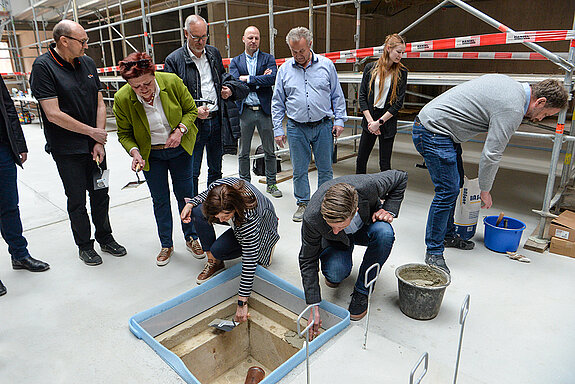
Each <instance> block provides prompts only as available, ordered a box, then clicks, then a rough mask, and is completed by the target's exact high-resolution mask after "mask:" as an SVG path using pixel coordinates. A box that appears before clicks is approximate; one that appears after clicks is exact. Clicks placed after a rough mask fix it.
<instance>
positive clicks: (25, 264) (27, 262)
mask: <svg viewBox="0 0 575 384" xmlns="http://www.w3.org/2000/svg"><path fill="white" fill-rule="evenodd" d="M12 268H13V269H27V270H29V271H30V272H44V271H47V270H48V269H50V265H49V264H48V263H45V262H43V261H40V260H36V259H35V258H33V257H32V256H27V257H25V258H23V259H19V260H14V259H12Z"/></svg>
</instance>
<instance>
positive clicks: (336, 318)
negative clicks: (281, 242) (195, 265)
mask: <svg viewBox="0 0 575 384" xmlns="http://www.w3.org/2000/svg"><path fill="white" fill-rule="evenodd" d="M240 274H241V263H238V264H236V265H234V266H233V267H231V268H229V269H227V270H225V271H224V272H222V273H220V274H219V275H217V276H215V277H213V278H212V279H210V280H208V281H207V282H205V283H204V284H202V285H200V286H198V287H195V288H193V289H191V290H189V291H188V292H185V293H183V294H181V295H179V296H177V297H174V298H173V299H170V300H168V301H166V302H164V303H162V304H159V305H157V306H155V307H153V308H150V309H148V310H145V311H143V312H140V313H138V314H136V315H134V316H132V317H131V318H130V331H132V333H133V334H134V335H135V336H136V337H137V338H139V339H142V340H144V341H145V342H146V343H147V344H148V345H149V346H150V347H151V348H152V349H153V350H154V351H155V352H156V353H157V354H158V355H159V356H160V357H161V358H162V359H163V360H164V361H165V362H166V363H167V364H168V365H169V366H170V367H172V369H173V370H174V371H176V372H177V373H178V375H180V377H182V379H184V380H185V381H186V383H191V384H201V383H200V382H199V381H198V380H197V379H196V377H195V376H194V375H193V374H192V373H191V372H190V371H189V370H188V368H187V367H186V365H185V364H184V362H183V361H182V360H181V359H180V358H179V357H178V356H177V355H176V354H174V353H173V352H172V351H170V350H169V349H167V348H166V347H164V346H163V345H162V344H160V343H159V342H158V341H156V339H154V337H155V336H157V335H158V334H160V333H162V332H164V331H166V330H168V329H170V328H172V327H174V326H176V325H178V324H180V323H182V322H183V321H186V320H188V319H189V318H192V317H194V316H195V315H196V314H198V313H201V312H203V311H204V310H206V309H209V308H211V307H213V306H214V305H217V304H219V303H220V302H222V301H225V300H227V299H228V298H230V297H232V296H234V295H235V294H237V287H238V281H239V278H240ZM219 291H221V293H219ZM253 291H254V292H257V293H258V294H260V295H262V296H265V297H268V299H271V300H272V301H276V302H278V301H279V300H278V298H280V299H282V300H283V301H285V302H282V301H279V302H278V304H280V305H282V306H284V307H286V308H288V309H289V310H291V311H293V312H294V313H297V314H299V313H301V311H303V310H304V309H305V308H306V307H307V304H306V303H305V297H304V293H303V291H302V290H300V289H298V288H296V287H295V286H293V285H292V284H290V283H288V282H287V281H285V280H282V279H280V278H279V277H278V276H276V275H274V274H273V273H271V272H270V271H268V270H266V269H265V268H262V267H261V266H258V267H257V269H256V278H255V280H254V289H253ZM274 293H275V295H276V297H269V296H270V295H272V296H273V294H274ZM222 297H223V299H222ZM214 300H216V302H214ZM190 314H191V315H190ZM320 314H321V317H322V325H323V327H324V328H326V331H325V332H323V333H322V334H321V335H319V336H318V337H316V338H315V339H314V340H313V341H312V342H310V344H309V348H310V354H312V353H314V352H315V351H316V350H317V349H318V348H319V347H321V346H322V345H323V344H325V343H326V342H327V341H328V340H329V339H331V338H332V337H333V336H335V335H336V334H338V333H339V332H341V331H342V330H343V329H344V328H345V327H347V326H348V325H349V323H350V319H349V312H348V311H347V310H346V309H344V308H342V307H340V306H338V305H335V304H333V303H330V302H327V301H325V300H323V301H322V302H321V303H320ZM305 358H306V353H305V347H304V348H302V349H301V350H300V351H299V352H297V353H296V354H294V355H293V356H292V357H290V358H289V359H288V360H286V361H285V362H284V363H283V364H282V365H280V366H279V367H278V368H276V369H275V370H274V371H272V372H271V373H269V374H268V375H267V376H266V378H265V379H264V380H263V381H261V384H271V383H277V382H278V381H279V380H280V379H281V378H283V377H284V376H285V375H287V374H288V373H289V372H290V371H291V370H292V369H294V368H295V367H297V366H298V365H299V364H301V363H302V362H303V361H304V360H305Z"/></svg>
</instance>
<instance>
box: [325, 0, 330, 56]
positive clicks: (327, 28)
mask: <svg viewBox="0 0 575 384" xmlns="http://www.w3.org/2000/svg"><path fill="white" fill-rule="evenodd" d="M326 5H327V7H326V9H325V53H328V52H331V0H327V3H326Z"/></svg>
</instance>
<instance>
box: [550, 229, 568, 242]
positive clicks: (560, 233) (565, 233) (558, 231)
mask: <svg viewBox="0 0 575 384" xmlns="http://www.w3.org/2000/svg"><path fill="white" fill-rule="evenodd" d="M554 236H555V237H558V238H560V239H565V240H569V231H564V230H562V229H559V228H557V229H555V235H554Z"/></svg>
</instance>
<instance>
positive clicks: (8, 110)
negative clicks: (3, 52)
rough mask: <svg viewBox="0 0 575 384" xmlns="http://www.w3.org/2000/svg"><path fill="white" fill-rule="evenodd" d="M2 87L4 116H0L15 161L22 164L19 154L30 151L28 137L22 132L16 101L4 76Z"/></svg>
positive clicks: (1, 110)
mask: <svg viewBox="0 0 575 384" xmlns="http://www.w3.org/2000/svg"><path fill="white" fill-rule="evenodd" d="M0 88H2V90H1V92H2V105H1V106H0V114H1V115H2V116H1V117H0V118H2V119H3V121H4V126H5V127H6V134H7V137H8V141H9V142H10V148H11V149H12V156H13V157H14V162H15V163H16V164H18V165H19V166H22V160H20V156H19V155H20V153H24V152H28V147H27V146H26V139H25V138H24V132H22V126H21V125H20V120H19V119H18V112H16V107H14V102H13V101H12V97H10V92H8V88H6V84H5V83H4V79H2V77H0Z"/></svg>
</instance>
